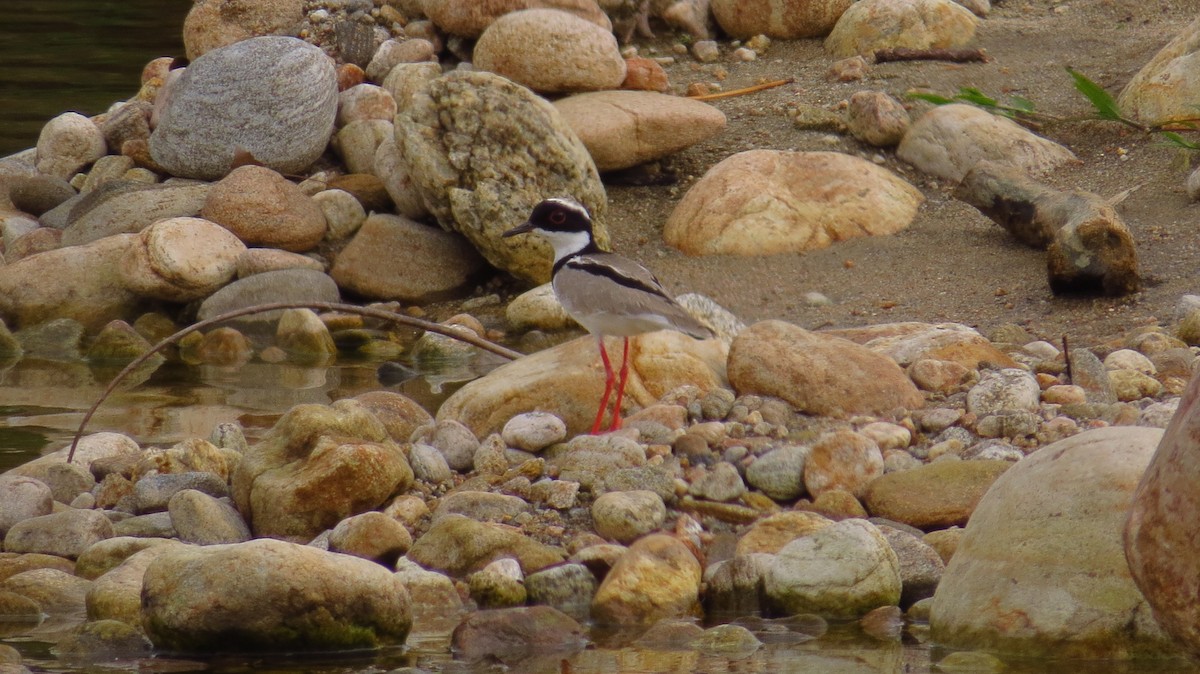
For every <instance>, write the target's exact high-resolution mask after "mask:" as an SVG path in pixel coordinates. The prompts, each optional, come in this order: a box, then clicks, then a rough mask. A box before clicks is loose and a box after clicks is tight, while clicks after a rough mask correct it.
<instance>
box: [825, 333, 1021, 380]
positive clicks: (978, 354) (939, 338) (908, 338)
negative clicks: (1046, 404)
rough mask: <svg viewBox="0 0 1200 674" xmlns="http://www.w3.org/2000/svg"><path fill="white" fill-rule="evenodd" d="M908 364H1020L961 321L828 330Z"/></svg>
mask: <svg viewBox="0 0 1200 674" xmlns="http://www.w3.org/2000/svg"><path fill="white" fill-rule="evenodd" d="M823 334H827V335H835V336H837V337H843V338H845V339H848V340H850V341H852V342H856V343H858V344H862V345H864V346H866V347H867V348H869V349H871V350H872V351H876V352H878V353H882V354H883V355H885V356H887V357H889V358H891V359H892V360H894V361H896V363H897V364H898V365H900V367H908V366H910V365H912V364H913V363H915V362H917V361H919V360H938V361H946V362H952V363H956V364H959V365H962V366H963V367H964V368H967V369H970V370H978V369H979V368H980V367H981V366H983V365H992V366H999V367H1017V362H1016V361H1015V360H1013V359H1012V357H1011V356H1009V355H1008V354H1006V353H1004V352H1003V351H1001V350H1000V349H998V348H996V346H995V345H993V344H992V343H991V341H989V340H988V339H987V338H986V337H984V336H983V335H981V334H979V332H978V331H977V330H975V329H974V328H971V327H968V326H965V325H963V324H961V323H919V322H916V321H907V322H902V323H879V324H876V325H870V326H864V327H861V328H842V329H835V330H825V331H823Z"/></svg>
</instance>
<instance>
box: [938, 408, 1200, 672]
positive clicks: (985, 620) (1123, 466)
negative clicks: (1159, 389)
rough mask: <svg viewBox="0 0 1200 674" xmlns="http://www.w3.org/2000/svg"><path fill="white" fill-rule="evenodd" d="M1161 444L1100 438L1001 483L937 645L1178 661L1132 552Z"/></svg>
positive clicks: (1097, 433) (942, 599) (972, 528)
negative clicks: (1145, 487) (1127, 537)
mask: <svg viewBox="0 0 1200 674" xmlns="http://www.w3.org/2000/svg"><path fill="white" fill-rule="evenodd" d="M1161 437H1162V431H1160V430H1159V429H1152V428H1138V427H1110V428H1100V429H1095V430H1090V431H1086V432H1084V433H1080V434H1078V435H1075V436H1072V437H1069V438H1067V439H1065V440H1060V441H1058V442H1055V443H1053V444H1051V445H1047V446H1046V447H1043V448H1042V449H1040V450H1038V451H1037V452H1034V453H1033V454H1031V455H1029V456H1028V457H1027V458H1025V459H1023V460H1021V461H1018V462H1017V463H1016V464H1015V465H1014V466H1013V467H1012V468H1009V469H1008V471H1007V472H1005V473H1004V475H1002V476H1000V478H999V479H997V480H996V482H995V483H994V484H993V485H992V487H991V489H989V490H988V492H987V494H986V495H985V496H984V497H983V499H982V500H981V501H980V502H979V506H978V507H977V508H976V509H975V512H974V514H973V515H972V516H971V520H970V522H968V524H967V528H966V531H965V532H964V534H963V537H962V540H961V541H960V542H959V544H958V549H957V550H956V551H955V553H954V557H953V558H951V560H950V564H949V566H947V567H946V572H945V574H944V575H943V576H942V581H941V584H940V585H939V586H938V589H937V593H936V594H935V595H934V598H933V605H932V611H931V615H930V625H931V627H932V630H933V638H934V640H935V641H937V642H938V643H941V644H944V645H946V646H950V647H952V648H961V649H971V650H990V651H996V652H1000V653H1009V654H1013V655H1017V654H1019V655H1021V656H1023V657H1047V656H1053V657H1055V658H1064V659H1065V658H1081V659H1101V658H1126V657H1131V656H1154V655H1163V654H1166V653H1170V652H1171V651H1172V650H1173V647H1172V646H1171V643H1170V640H1169V638H1168V637H1167V635H1166V634H1165V633H1164V632H1163V631H1162V629H1161V628H1160V627H1159V626H1158V625H1157V624H1156V623H1155V621H1154V619H1153V617H1152V616H1151V615H1150V611H1149V606H1148V605H1147V603H1146V599H1145V598H1144V597H1143V596H1142V594H1141V592H1139V591H1138V589H1137V587H1136V586H1135V585H1134V583H1133V579H1132V577H1131V575H1130V569H1129V566H1128V564H1127V563H1126V561H1125V555H1124V551H1123V550H1122V545H1121V527H1122V525H1123V523H1124V522H1125V517H1126V512H1127V511H1128V509H1129V505H1130V501H1131V500H1132V498H1133V492H1134V489H1135V487H1136V485H1137V482H1138V480H1139V478H1140V477H1141V475H1142V472H1143V470H1144V468H1145V466H1146V464H1147V463H1148V462H1149V461H1150V456H1151V455H1152V454H1153V452H1154V448H1155V446H1156V445H1157V444H1158V441H1159V439H1160V438H1161ZM1173 519H1174V518H1173ZM1185 521H1186V518H1185ZM1173 526H1174V523H1173ZM1189 557H1190V556H1188V555H1186V554H1180V553H1178V552H1174V553H1172V554H1171V558H1172V559H1175V560H1182V559H1185V558H1189ZM1190 596H1191V598H1192V599H1193V600H1194V597H1195V595H1194V594H1193V595H1190Z"/></svg>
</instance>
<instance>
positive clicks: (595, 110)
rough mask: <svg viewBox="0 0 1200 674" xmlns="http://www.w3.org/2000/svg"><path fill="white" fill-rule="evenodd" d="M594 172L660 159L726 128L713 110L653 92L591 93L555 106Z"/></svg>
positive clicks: (723, 119) (723, 120)
mask: <svg viewBox="0 0 1200 674" xmlns="http://www.w3.org/2000/svg"><path fill="white" fill-rule="evenodd" d="M554 107H556V108H558V111H559V113H561V114H562V116H563V119H564V120H566V122H567V124H568V125H570V127H571V129H572V130H573V131H575V134H576V135H577V136H579V139H580V140H581V141H583V144H584V146H585V147H587V149H588V152H589V153H591V155H592V160H593V161H594V162H596V168H597V169H599V170H601V171H614V170H617V169H623V168H629V167H630V166H636V165H637V164H642V163H645V162H648V161H654V160H656V159H661V158H663V157H666V156H668V155H671V154H674V153H676V152H678V151H680V150H682V149H684V148H686V147H690V146H692V145H695V144H696V143H699V142H700V141H703V140H706V139H708V138H710V137H712V136H714V135H716V134H718V133H720V132H721V131H722V130H723V129H724V128H725V114H724V113H723V112H721V111H720V110H718V109H717V108H715V107H713V106H711V105H709V104H707V103H703V102H701V101H693V100H691V99H688V98H682V97H679V96H669V95H667V94H660V93H655V92H652V91H596V92H591V93H584V94H576V95H574V96H568V97H566V98H560V99H559V100H557V101H555V102H554Z"/></svg>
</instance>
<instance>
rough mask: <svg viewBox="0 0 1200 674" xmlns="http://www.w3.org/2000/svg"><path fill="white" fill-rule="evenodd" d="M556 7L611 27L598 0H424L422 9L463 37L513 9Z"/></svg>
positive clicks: (479, 31) (480, 30)
mask: <svg viewBox="0 0 1200 674" xmlns="http://www.w3.org/2000/svg"><path fill="white" fill-rule="evenodd" d="M540 7H545V8H552V9H557V10H560V11H564V12H569V13H571V14H574V15H575V16H578V17H581V18H583V19H587V20H588V21H589V22H591V23H593V24H595V25H597V26H599V27H600V28H603V29H604V30H611V29H612V23H611V22H610V21H609V19H608V16H607V15H605V14H604V12H602V11H600V8H599V7H598V6H597V5H596V2H595V0H421V9H422V11H423V12H424V13H425V16H427V17H429V18H430V20H432V21H433V23H434V24H436V25H437V27H438V28H441V29H442V30H444V31H446V32H447V33H450V34H451V35H459V36H462V37H468V38H475V37H479V36H480V35H481V34H482V33H483V31H484V30H485V29H486V28H487V27H488V26H490V25H491V24H492V22H494V21H495V20H496V19H497V18H499V17H501V16H504V15H505V14H508V13H510V12H516V11H519V10H522V9H531V8H540Z"/></svg>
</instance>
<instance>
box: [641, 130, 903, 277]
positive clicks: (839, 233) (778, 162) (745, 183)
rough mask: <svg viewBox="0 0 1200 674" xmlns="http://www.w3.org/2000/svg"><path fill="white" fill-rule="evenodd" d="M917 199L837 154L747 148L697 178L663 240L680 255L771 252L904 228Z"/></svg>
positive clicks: (886, 174)
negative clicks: (681, 253) (679, 251)
mask: <svg viewBox="0 0 1200 674" xmlns="http://www.w3.org/2000/svg"><path fill="white" fill-rule="evenodd" d="M922 201H924V197H923V196H922V195H921V193H920V191H918V190H917V188H915V187H913V186H912V185H910V184H908V183H907V182H905V181H904V180H903V179H901V178H899V177H898V176H896V175H895V174H893V173H892V172H890V171H888V170H887V169H884V168H881V167H879V166H876V165H874V164H872V163H871V162H869V161H866V160H865V159H860V158H858V157H853V156H850V155H847V154H842V153H839V152H789V151H781V150H749V151H747V152H740V153H738V154H735V155H733V156H731V157H728V158H726V159H724V160H722V161H721V162H720V163H719V164H717V165H716V166H714V167H712V168H711V169H709V170H708V172H707V173H705V174H704V177H702V178H701V179H700V180H699V181H697V182H696V184H695V185H692V187H691V189H689V190H688V192H687V194H685V195H684V197H683V199H682V200H681V201H680V202H679V205H677V206H676V207H675V210H674V211H673V212H672V213H671V216H670V218H668V219H667V223H666V226H665V228H664V230H663V238H664V239H665V240H666V242H667V243H668V244H670V245H672V246H674V247H675V248H678V249H679V250H681V251H683V252H684V253H687V254H688V255H714V254H727V255H774V254H778V253H799V252H804V251H806V250H814V249H818V248H825V247H827V246H829V245H831V244H833V243H835V242H837V241H843V240H845V239H851V238H856V237H860V236H880V235H884V234H893V233H895V232H897V231H900V230H901V229H904V228H905V227H907V226H908V225H909V223H911V222H912V220H913V217H915V216H916V213H917V207H918V206H920V204H921V202H922Z"/></svg>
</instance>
